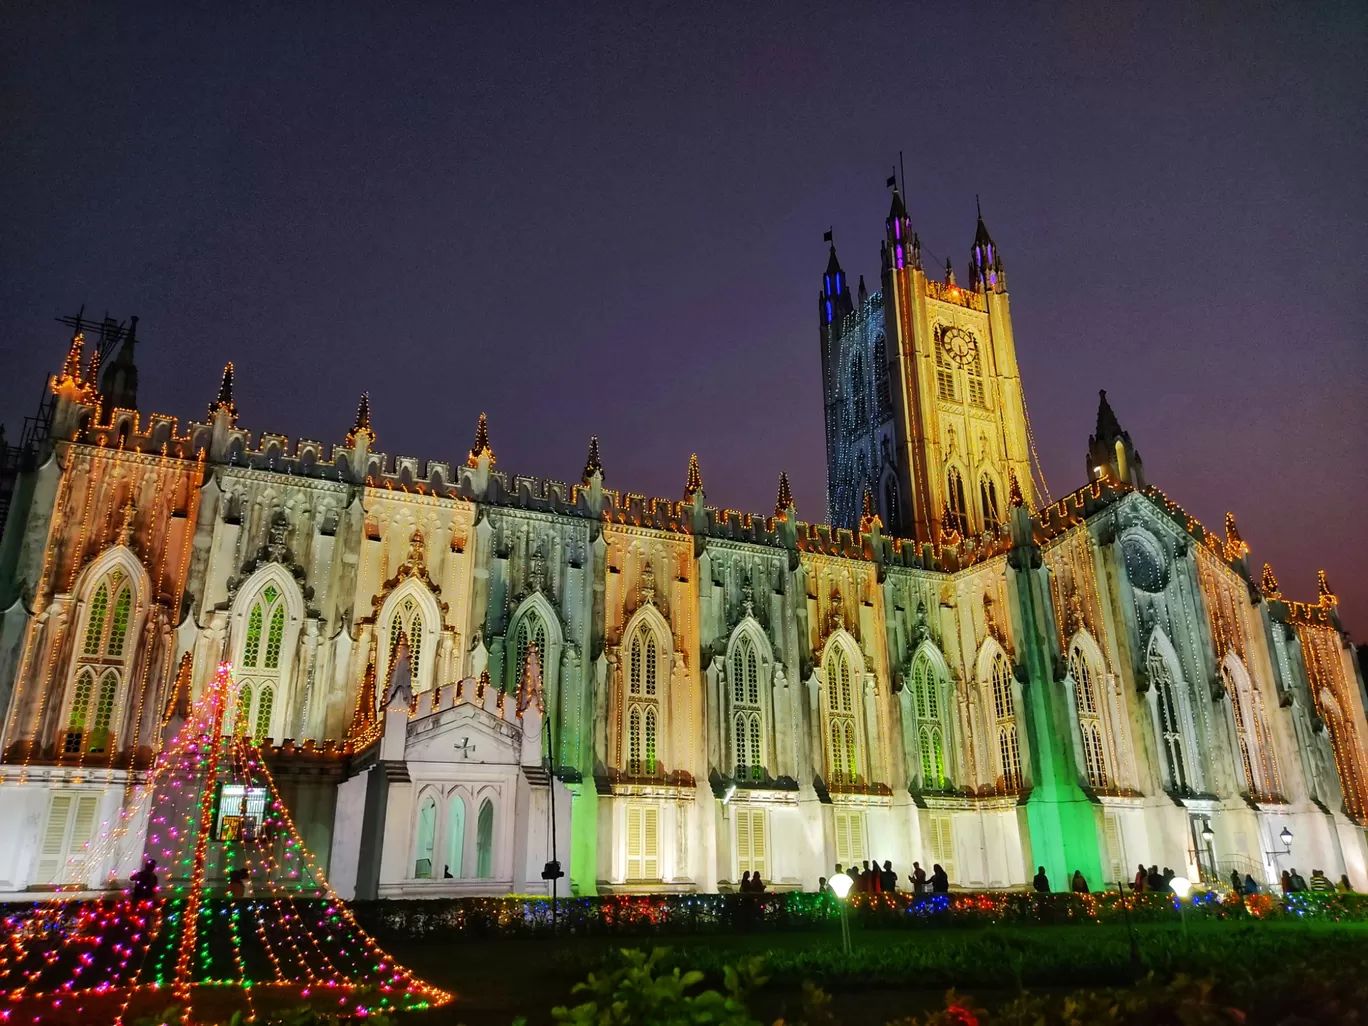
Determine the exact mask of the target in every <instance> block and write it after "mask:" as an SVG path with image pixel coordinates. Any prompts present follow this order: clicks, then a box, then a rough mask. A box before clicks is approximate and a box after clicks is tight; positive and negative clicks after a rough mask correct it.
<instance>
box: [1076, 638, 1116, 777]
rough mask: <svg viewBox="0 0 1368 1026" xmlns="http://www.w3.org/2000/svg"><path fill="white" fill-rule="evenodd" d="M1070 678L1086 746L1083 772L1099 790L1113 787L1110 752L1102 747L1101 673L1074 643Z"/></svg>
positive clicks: (1079, 731)
mask: <svg viewBox="0 0 1368 1026" xmlns="http://www.w3.org/2000/svg"><path fill="white" fill-rule="evenodd" d="M1069 675H1070V676H1071V677H1073V681H1074V706H1075V708H1076V709H1077V711H1078V734H1079V739H1080V741H1081V742H1082V745H1083V771H1084V774H1085V775H1086V776H1087V778H1088V783H1089V784H1090V785H1091V786H1092V787H1094V788H1097V789H1098V790H1101V789H1104V788H1106V787H1108V786H1110V783H1111V774H1110V773H1109V771H1108V767H1107V750H1106V746H1105V745H1104V744H1103V740H1102V738H1103V734H1102V707H1101V705H1100V703H1099V700H1098V694H1099V688H1100V686H1101V680H1102V671H1101V669H1100V668H1099V667H1097V666H1096V665H1095V664H1094V662H1093V660H1092V659H1090V658H1089V657H1088V655H1087V654H1086V653H1085V652H1084V651H1083V646H1082V645H1081V644H1080V643H1079V642H1077V641H1075V642H1074V643H1073V645H1072V646H1071V647H1070V649H1069Z"/></svg>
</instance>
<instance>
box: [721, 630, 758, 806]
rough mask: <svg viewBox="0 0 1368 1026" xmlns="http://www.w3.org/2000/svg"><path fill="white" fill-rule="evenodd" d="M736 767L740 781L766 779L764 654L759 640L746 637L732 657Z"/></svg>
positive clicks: (733, 651)
mask: <svg viewBox="0 0 1368 1026" xmlns="http://www.w3.org/2000/svg"><path fill="white" fill-rule="evenodd" d="M730 673H731V709H732V765H733V767H734V769H735V779H737V780H761V779H763V778H764V776H765V751H764V734H765V729H764V723H765V710H764V707H763V705H762V703H761V690H760V654H759V652H758V651H757V648H756V644H755V639H754V638H753V637H751V636H750V634H749V633H744V632H743V633H742V634H741V635H740V637H739V638H737V640H736V644H735V645H733V646H732V655H731V667H730Z"/></svg>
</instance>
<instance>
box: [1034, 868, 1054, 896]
mask: <svg viewBox="0 0 1368 1026" xmlns="http://www.w3.org/2000/svg"><path fill="white" fill-rule="evenodd" d="M1031 886H1032V887H1034V888H1035V889H1036V891H1038V892H1039V893H1041V894H1048V893H1049V891H1050V878H1049V877H1048V876H1046V875H1045V867H1044V866H1039V867H1037V868H1036V875H1035V879H1034V880H1032V881H1031Z"/></svg>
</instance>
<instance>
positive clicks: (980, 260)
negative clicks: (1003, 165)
mask: <svg viewBox="0 0 1368 1026" xmlns="http://www.w3.org/2000/svg"><path fill="white" fill-rule="evenodd" d="M974 206H975V207H978V197H977V196H975V197H974ZM1006 285H1007V279H1006V276H1005V275H1004V274H1003V273H1002V259H1001V257H999V255H998V248H997V244H996V243H995V242H993V237H992V236H991V235H989V234H988V226H987V225H985V224H984V223H983V210H982V208H979V210H978V228H977V229H976V230H975V231H974V246H973V249H971V250H970V251H969V287H970V288H972V289H978V288H989V289H994V290H996V291H999V292H1001V291H1002V290H1003V289H1004V288H1005V287H1006Z"/></svg>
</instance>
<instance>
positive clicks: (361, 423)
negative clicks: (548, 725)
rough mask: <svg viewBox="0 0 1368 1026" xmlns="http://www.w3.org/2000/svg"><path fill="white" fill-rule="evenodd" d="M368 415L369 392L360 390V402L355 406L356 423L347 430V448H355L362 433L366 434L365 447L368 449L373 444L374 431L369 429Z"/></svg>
mask: <svg viewBox="0 0 1368 1026" xmlns="http://www.w3.org/2000/svg"><path fill="white" fill-rule="evenodd" d="M370 417H371V414H370V393H369V392H362V393H361V402H360V403H358V404H357V407H356V423H355V424H353V425H352V429H351V430H350V431H348V432H347V447H348V448H349V449H355V448H356V441H357V439H358V438H360V437H361V436H362V435H365V436H366V448H368V449H369V448H370V447H371V446H372V445H374V444H375V432H374V431H372V430H371V423H370Z"/></svg>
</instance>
